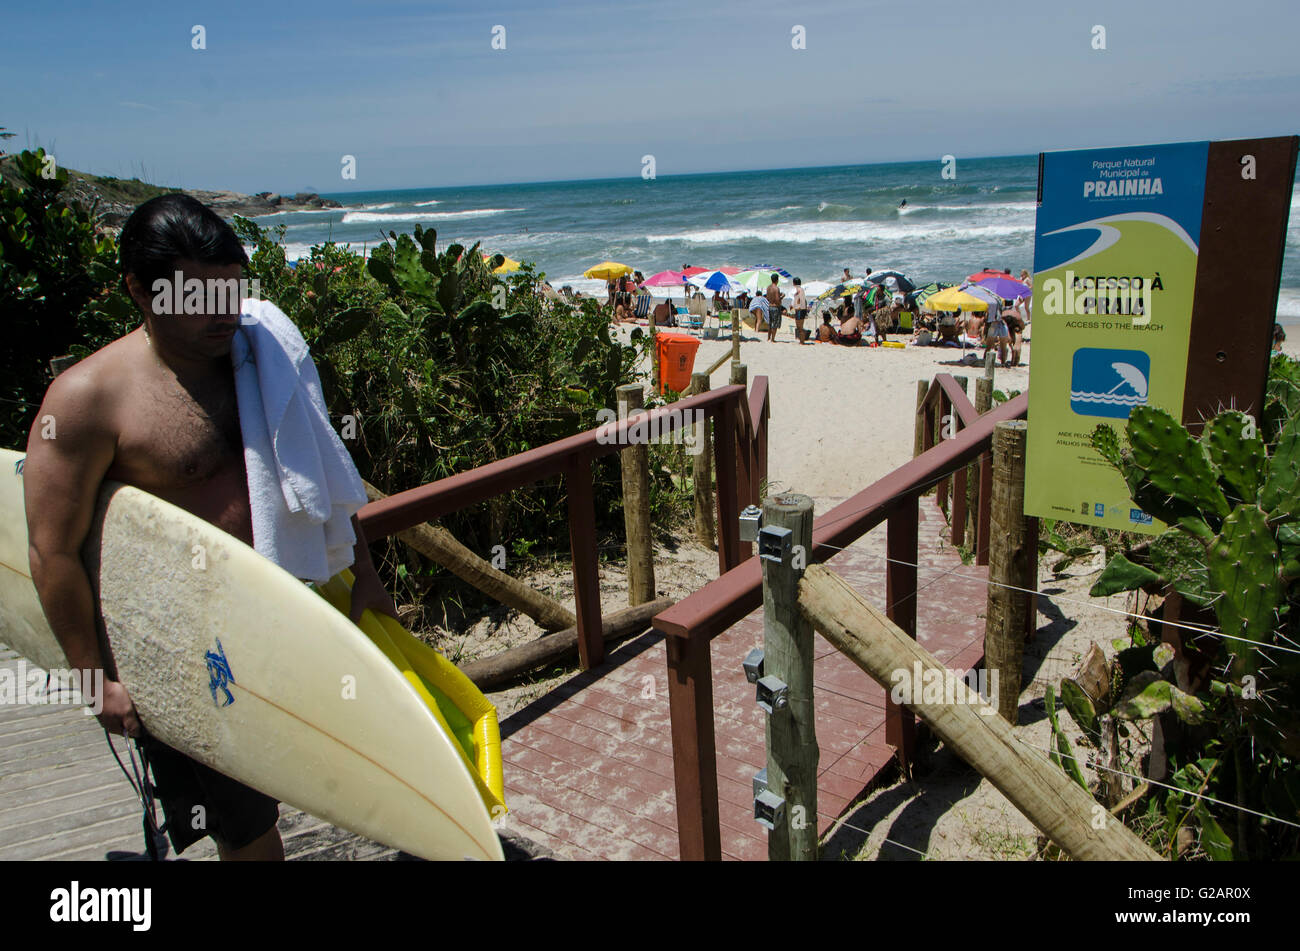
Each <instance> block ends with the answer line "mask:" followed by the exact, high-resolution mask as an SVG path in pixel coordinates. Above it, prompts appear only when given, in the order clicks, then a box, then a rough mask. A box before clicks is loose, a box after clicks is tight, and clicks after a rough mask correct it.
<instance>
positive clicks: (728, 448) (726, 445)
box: [713, 396, 743, 575]
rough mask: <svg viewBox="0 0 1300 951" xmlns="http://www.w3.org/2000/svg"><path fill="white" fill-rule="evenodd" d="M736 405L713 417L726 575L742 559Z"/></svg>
mask: <svg viewBox="0 0 1300 951" xmlns="http://www.w3.org/2000/svg"><path fill="white" fill-rule="evenodd" d="M741 398H742V399H743V396H742V397H741ZM735 406H736V404H735V403H733V402H730V401H729V402H727V403H725V404H723V405H722V406H721V407H719V408H718V409H717V412H716V415H715V416H714V418H713V457H714V458H715V459H716V460H717V471H718V574H719V575H725V574H726V573H727V572H728V571H730V570H731V569H732V568H734V567H736V566H737V565H738V564H740V562H741V549H740V509H741V506H740V490H739V480H738V479H737V476H736V463H737V458H736V452H737V442H736V422H735V420H736V412H735Z"/></svg>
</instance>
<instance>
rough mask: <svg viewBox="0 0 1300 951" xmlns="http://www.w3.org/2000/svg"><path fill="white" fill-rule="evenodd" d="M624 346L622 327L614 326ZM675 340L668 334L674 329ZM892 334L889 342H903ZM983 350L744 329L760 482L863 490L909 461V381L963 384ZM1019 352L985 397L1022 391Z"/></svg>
mask: <svg viewBox="0 0 1300 951" xmlns="http://www.w3.org/2000/svg"><path fill="white" fill-rule="evenodd" d="M617 329H618V330H619V331H620V335H621V336H622V338H623V339H626V338H627V336H628V335H629V334H630V332H631V328H630V327H629V326H627V325H623V326H621V327H619V328H617ZM674 332H677V331H674ZM728 333H729V332H728V331H726V330H724V331H723V339H721V340H703V341H701V343H700V348H699V350H698V351H697V352H696V355H695V369H696V370H697V371H701V370H706V369H708V367H709V365H710V364H711V363H713V362H714V361H715V360H717V359H718V358H719V357H721V356H722V355H723V354H725V353H729V352H730V350H731V340H730V339H729V336H728ZM909 336H910V335H909V334H895V335H893V336H891V338H890V339H891V340H897V341H902V340H906V339H907V338H908V337H909ZM982 352H983V351H980V350H967V351H966V361H967V362H965V363H963V362H962V358H963V354H962V351H961V350H959V349H956V348H953V347H906V348H904V349H902V350H897V349H891V348H885V347H881V348H873V347H864V346H860V347H840V346H836V345H835V344H828V343H812V344H803V345H800V344H796V343H795V341H794V329H793V323H792V322H791V321H788V320H787V321H785V323H784V324H783V325H782V327H781V329H780V330H779V331H778V332H777V337H776V340H775V341H774V342H772V343H768V342H767V337H766V334H763V335H761V338H760V336H759V335H756V334H755V333H754V331H752V330H749V331H746V332H745V333H744V334H743V335H742V337H741V350H740V357H741V362H742V363H744V364H745V366H746V367H747V368H748V373H749V379H750V382H751V383H752V382H753V380H754V378H755V377H758V376H766V377H767V378H768V385H769V386H770V388H771V400H772V416H771V420H770V429H769V439H770V443H769V448H768V474H769V479H770V480H771V482H772V486H773V489H774V490H775V489H781V490H789V491H796V492H802V493H804V494H805V495H809V496H812V498H813V499H815V500H816V501H817V503H818V505H817V509H818V511H824V510H825V506H824V503H833V502H837V501H839V500H841V499H843V498H847V497H848V496H850V495H853V494H854V493H856V492H858V491H860V490H861V489H864V488H866V487H867V486H868V485H870V484H871V483H872V482H874V481H876V480H877V479H879V478H880V477H881V476H883V475H885V474H886V473H888V472H889V471H890V470H892V469H896V468H897V467H898V466H900V465H902V464H903V463H905V462H906V461H907V460H908V459H910V458H911V456H912V438H913V418H914V412H915V409H916V381H917V380H931V379H933V378H934V375H935V374H936V373H951V374H952V375H953V376H955V377H962V376H966V377H969V378H970V383H969V384H968V386H969V392H970V395H971V399H972V401H973V400H974V397H975V378H976V377H978V376H981V375H983V373H984V367H983V363H982V362H981V355H982ZM1030 356H1031V353H1030V346H1029V345H1028V344H1026V346H1025V349H1024V351H1023V353H1022V357H1021V359H1022V360H1023V361H1024V365H1022V366H1019V367H1015V368H1011V369H1003V368H1001V367H998V368H997V369H996V371H995V375H994V387H995V389H999V390H1002V391H1003V392H1004V393H1006V392H1010V391H1011V390H1020V391H1024V390H1026V389H1028V388H1029V367H1028V365H1027V364H1028V361H1029V358H1030ZM730 366H731V364H730V361H728V362H726V363H724V364H723V365H722V366H721V367H719V368H718V369H717V370H716V371H714V373H713V375H712V376H711V377H710V378H709V382H710V385H711V386H714V387H718V386H723V385H725V384H726V383H727V382H728V380H729V378H730V373H731V370H730Z"/></svg>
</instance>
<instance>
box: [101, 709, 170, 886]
mask: <svg viewBox="0 0 1300 951" xmlns="http://www.w3.org/2000/svg"><path fill="white" fill-rule="evenodd" d="M104 738H105V739H106V740H108V748H109V750H110V751H111V752H112V754H113V759H115V760H117V765H118V768H119V769H121V770H122V775H123V776H125V777H126V781H127V782H128V783H130V784H131V788H132V790H134V791H135V797H136V799H138V800H139V801H140V807H141V809H142V810H143V811H144V823H143V829H144V848H145V852H146V853H147V854H148V856H149V860H150V861H151V862H157V861H160V860H161V856H160V855H159V849H158V841H159V839H162V837H163V835H164V834H165V833H166V832H167V823H166V822H164V823H163V824H162V825H161V826H159V825H158V820H157V818H156V816H155V812H154V795H153V791H154V787H153V783H152V782H151V781H150V779H149V761H148V759H146V758H145V754H144V750H141V751H140V761H139V763H137V762H136V758H135V746H134V744H133V743H132V742H131V740H130V739H129V738H128V739H127V742H126V752H127V756H128V757H130V760H131V771H130V772H127V768H126V764H125V763H123V762H122V757H120V756H118V755H117V746H116V745H115V744H114V743H113V734H112V733H110V732H108V730H107V729H105V730H104ZM132 774H134V778H133V777H132ZM163 842H164V845H163V847H164V848H166V844H165V843H166V840H165V839H163Z"/></svg>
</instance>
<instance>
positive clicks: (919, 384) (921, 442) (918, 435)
mask: <svg viewBox="0 0 1300 951" xmlns="http://www.w3.org/2000/svg"><path fill="white" fill-rule="evenodd" d="M929 391H930V383H929V381H928V380H917V381H916V419H915V420H914V423H915V426H913V430H914V433H913V436H912V458H913V459H915V458H916V457H917V456H919V455H920V454H921V453H923V452H925V450H926V449H927V448H928V447H927V446H926V445H925V414H924V413H922V412H921V407H923V406H924V405H925V394H926V393H928V392H929Z"/></svg>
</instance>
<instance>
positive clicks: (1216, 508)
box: [1128, 406, 1229, 520]
mask: <svg viewBox="0 0 1300 951" xmlns="http://www.w3.org/2000/svg"><path fill="white" fill-rule="evenodd" d="M1128 440H1129V445H1130V446H1131V447H1132V462H1133V465H1134V466H1136V467H1137V468H1138V469H1140V470H1141V471H1142V473H1143V476H1144V481H1145V482H1147V483H1150V485H1151V487H1152V488H1154V489H1155V490H1157V491H1159V492H1162V493H1164V494H1165V495H1167V496H1169V497H1170V498H1171V499H1173V500H1176V501H1180V502H1183V503H1185V504H1186V505H1189V506H1191V507H1193V508H1195V509H1197V510H1198V511H1200V512H1202V513H1204V514H1205V515H1208V516H1211V517H1214V518H1215V519H1216V520H1217V519H1221V518H1224V517H1226V516H1227V514H1228V511H1229V509H1228V500H1227V499H1225V498H1224V496H1223V492H1222V490H1220V488H1219V485H1218V475H1217V473H1216V472H1215V470H1214V467H1213V465H1212V464H1211V462H1210V455H1209V453H1208V452H1207V451H1206V449H1205V446H1204V445H1202V444H1201V443H1199V442H1197V441H1196V440H1195V439H1193V438H1192V437H1191V434H1190V433H1188V432H1187V430H1186V429H1184V428H1183V427H1182V425H1181V424H1180V423H1178V421H1177V420H1175V419H1174V418H1173V417H1172V416H1170V415H1169V414H1168V413H1166V412H1165V411H1164V410H1162V409H1156V408H1154V407H1150V406H1137V407H1134V409H1133V412H1132V414H1131V415H1130V416H1129V419H1128ZM1135 501H1136V500H1135ZM1152 514H1156V513H1152Z"/></svg>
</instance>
